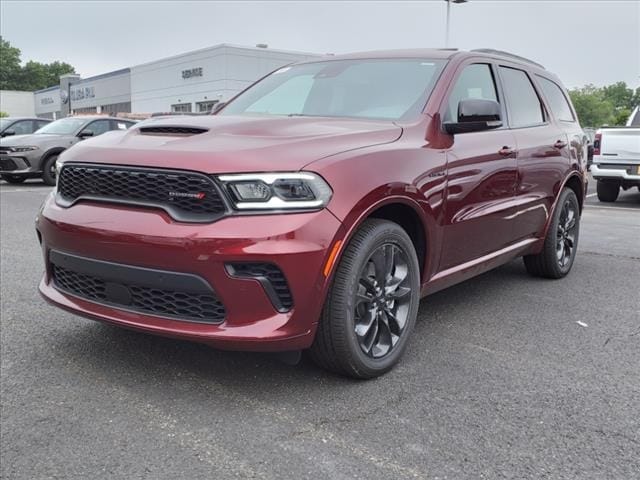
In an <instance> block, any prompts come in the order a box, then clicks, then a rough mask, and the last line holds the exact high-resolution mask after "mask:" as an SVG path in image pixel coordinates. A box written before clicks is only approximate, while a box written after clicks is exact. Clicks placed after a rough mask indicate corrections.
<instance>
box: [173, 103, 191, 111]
mask: <svg viewBox="0 0 640 480" xmlns="http://www.w3.org/2000/svg"><path fill="white" fill-rule="evenodd" d="M171 111H172V112H175V113H191V103H174V104H173V105H171Z"/></svg>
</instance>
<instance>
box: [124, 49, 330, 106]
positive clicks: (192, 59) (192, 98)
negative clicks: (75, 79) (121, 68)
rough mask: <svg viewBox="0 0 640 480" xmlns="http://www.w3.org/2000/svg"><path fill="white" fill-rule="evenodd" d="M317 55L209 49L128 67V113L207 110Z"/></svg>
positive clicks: (259, 50) (258, 50)
mask: <svg viewBox="0 0 640 480" xmlns="http://www.w3.org/2000/svg"><path fill="white" fill-rule="evenodd" d="M317 57H318V55H314V54H310V53H300V52H288V51H283V50H271V49H269V48H260V47H239V46H233V45H226V44H222V45H216V46H214V47H210V48H205V49H202V50H197V51H194V52H189V53H185V54H183V55H177V56H175V57H170V58H165V59H162V60H157V61H155V62H149V63H145V64H143V65H138V66H135V67H132V68H131V108H132V111H133V112H147V113H150V112H170V111H171V112H208V111H210V110H211V108H212V107H213V106H214V105H215V104H216V103H217V102H224V101H227V100H229V99H230V98H231V97H233V96H234V95H235V94H236V93H238V92H240V91H242V90H243V89H245V88H246V87H247V86H249V85H251V84H252V83H253V82H255V81H256V80H258V79H259V78H261V77H263V76H264V75H266V74H267V73H269V72H271V71H273V70H276V69H277V68H279V67H282V66H283V65H287V64H289V63H293V62H297V61H301V60H308V59H312V58H317Z"/></svg>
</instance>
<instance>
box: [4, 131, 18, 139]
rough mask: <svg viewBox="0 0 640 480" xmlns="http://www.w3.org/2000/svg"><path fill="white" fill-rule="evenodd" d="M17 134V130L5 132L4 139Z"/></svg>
mask: <svg viewBox="0 0 640 480" xmlns="http://www.w3.org/2000/svg"><path fill="white" fill-rule="evenodd" d="M15 134H16V131H15V130H5V131H4V132H2V136H3V137H10V136H12V135H15Z"/></svg>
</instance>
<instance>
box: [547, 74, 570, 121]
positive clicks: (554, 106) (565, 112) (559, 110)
mask: <svg viewBox="0 0 640 480" xmlns="http://www.w3.org/2000/svg"><path fill="white" fill-rule="evenodd" d="M538 80H539V81H540V86H541V87H542V92H543V93H544V96H545V97H546V98H547V101H548V102H549V108H551V111H552V112H553V114H554V115H555V117H556V118H557V119H558V120H560V121H562V122H574V121H575V118H573V113H572V112H571V107H570V106H569V102H567V97H565V96H564V93H563V92H562V90H561V89H560V87H559V86H558V85H556V84H555V83H553V82H552V81H551V80H548V79H546V78H544V77H540V76H538Z"/></svg>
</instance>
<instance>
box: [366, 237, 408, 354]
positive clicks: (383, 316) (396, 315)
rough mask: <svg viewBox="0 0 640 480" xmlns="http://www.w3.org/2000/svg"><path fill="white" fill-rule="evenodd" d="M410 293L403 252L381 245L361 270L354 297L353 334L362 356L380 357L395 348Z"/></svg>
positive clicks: (402, 329) (391, 245)
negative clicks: (362, 353)
mask: <svg viewBox="0 0 640 480" xmlns="http://www.w3.org/2000/svg"><path fill="white" fill-rule="evenodd" d="M410 293H411V287H410V281H409V265H408V261H407V256H406V253H404V252H403V251H402V250H401V249H400V248H399V247H398V246H397V245H394V244H385V245H382V246H381V247H379V248H378V249H377V250H376V251H374V252H373V254H372V255H371V258H370V259H369V261H368V262H367V263H366V265H365V267H364V269H363V270H362V273H361V274H360V279H359V285H358V290H357V292H356V298H355V319H354V320H355V321H354V324H355V328H354V331H355V333H356V337H357V339H358V343H359V345H360V348H361V349H362V351H363V352H364V353H365V354H367V355H369V356H370V357H372V358H380V357H383V356H385V355H387V354H388V353H389V352H390V351H391V350H392V349H393V348H394V347H395V346H396V345H397V343H398V340H399V339H400V337H401V336H402V334H403V332H404V329H405V326H406V324H407V316H408V315H409V307H410V302H411V295H410Z"/></svg>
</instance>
